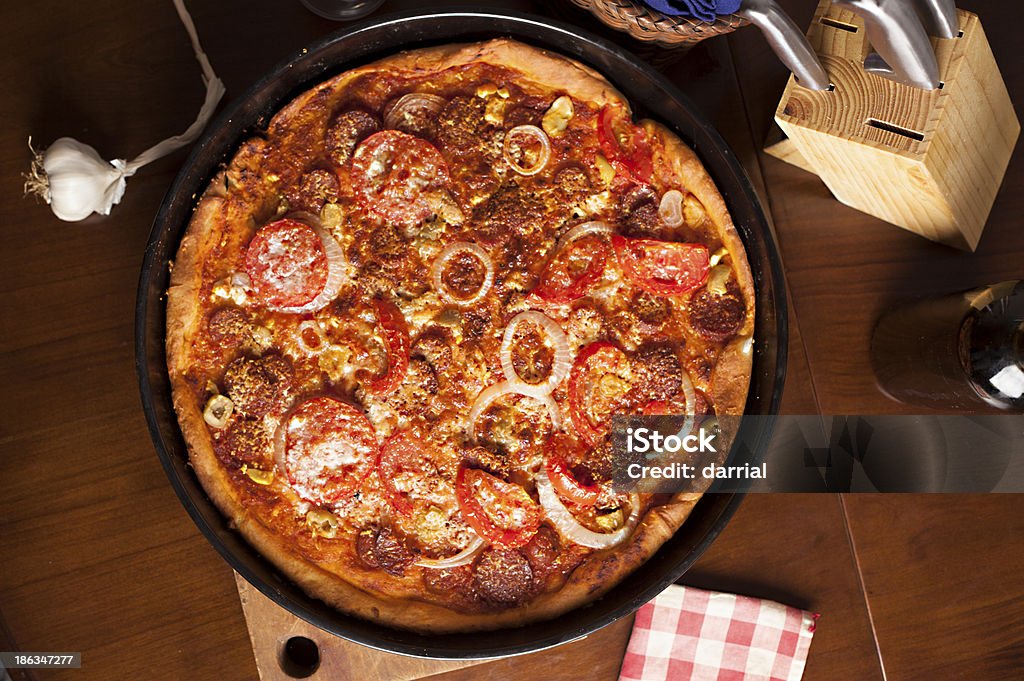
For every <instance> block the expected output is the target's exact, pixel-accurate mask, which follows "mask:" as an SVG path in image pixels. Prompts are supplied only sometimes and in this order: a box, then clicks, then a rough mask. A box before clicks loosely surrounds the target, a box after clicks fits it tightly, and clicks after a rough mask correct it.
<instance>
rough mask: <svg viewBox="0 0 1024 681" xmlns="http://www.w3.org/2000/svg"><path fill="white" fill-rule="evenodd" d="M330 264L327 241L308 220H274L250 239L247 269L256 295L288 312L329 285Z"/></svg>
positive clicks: (309, 299) (267, 303) (311, 298)
mask: <svg viewBox="0 0 1024 681" xmlns="http://www.w3.org/2000/svg"><path fill="white" fill-rule="evenodd" d="M328 269H329V263H328V261H327V254H326V253H325V252H324V245H323V242H322V241H320V237H319V236H318V235H317V233H316V231H315V230H314V229H313V228H312V227H310V226H309V225H307V224H306V223H304V222H300V221H298V220H292V219H290V218H285V219H283V220H278V221H277V222H271V223H270V224H269V225H266V226H265V227H263V228H262V229H260V230H259V231H258V232H256V236H254V237H253V238H252V241H250V242H249V248H248V250H247V251H246V253H245V271H246V273H247V274H248V275H249V279H250V280H251V281H252V286H253V288H254V289H255V291H256V297H257V298H258V299H259V300H260V302H261V303H263V304H264V305H266V306H267V307H270V308H272V309H276V310H280V311H284V312H287V311H289V310H292V309H295V308H301V307H302V306H303V305H306V304H307V303H309V302H311V301H312V300H313V299H314V298H316V297H317V295H319V294H320V292H321V291H323V290H324V287H325V286H326V285H327V276H328Z"/></svg>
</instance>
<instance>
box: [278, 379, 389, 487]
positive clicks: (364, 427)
mask: <svg viewBox="0 0 1024 681" xmlns="http://www.w3.org/2000/svg"><path fill="white" fill-rule="evenodd" d="M281 427H282V428H284V469H285V473H286V475H287V477H288V481H289V482H290V483H291V486H292V488H293V489H294V490H295V491H296V492H297V493H298V495H299V496H301V497H302V498H303V499H306V500H308V501H311V502H313V503H316V504H321V505H324V504H333V503H336V502H338V501H340V500H342V498H344V497H345V496H347V495H349V494H351V493H352V492H354V491H355V490H356V489H357V488H358V487H359V486H360V485H361V484H362V482H363V480H364V479H365V478H366V476H367V475H369V474H370V471H371V470H373V466H374V464H375V463H376V461H377V450H378V446H377V435H376V433H375V432H374V430H373V425H371V424H370V421H369V420H368V419H367V418H366V416H365V415H364V414H363V412H361V411H359V410H358V409H356V408H355V407H354V406H352V405H351V404H348V403H347V402H342V401H341V400H338V399H335V398H333V397H326V396H324V397H315V398H313V399H311V400H308V401H306V402H304V403H302V404H301V405H299V407H298V408H296V409H295V410H293V411H292V412H291V414H289V415H288V416H287V417H286V419H285V421H284V422H283V423H282V424H281Z"/></svg>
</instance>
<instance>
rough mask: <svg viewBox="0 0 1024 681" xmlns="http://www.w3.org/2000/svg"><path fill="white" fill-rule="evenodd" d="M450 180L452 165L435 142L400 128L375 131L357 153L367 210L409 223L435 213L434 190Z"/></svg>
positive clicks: (357, 180) (356, 175) (357, 179)
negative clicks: (449, 164)
mask: <svg viewBox="0 0 1024 681" xmlns="http://www.w3.org/2000/svg"><path fill="white" fill-rule="evenodd" d="M448 179H449V178H448V166H447V164H445V162H444V158H443V157H442V156H441V152H439V151H438V150H437V148H436V147H434V145H432V144H430V143H429V142H427V141H425V140H422V139H420V138H418V137H413V136H412V135H407V134H406V133H404V132H399V131H398V130H382V131H381V132H378V133H376V134H374V135H371V136H370V137H368V138H367V139H366V140H365V141H364V142H363V143H362V144H360V145H359V148H358V149H356V152H355V155H354V156H353V157H352V183H353V185H354V186H355V189H356V193H357V195H358V196H359V197H360V198H361V199H362V200H363V203H364V204H365V205H366V207H367V209H368V210H369V211H370V212H371V213H372V214H374V215H376V216H377V217H379V218H381V219H382V220H384V221H385V222H389V223H391V224H395V225H400V226H403V227H415V226H416V225H418V224H420V223H421V222H423V221H424V220H426V219H427V218H429V217H430V216H431V215H433V214H434V212H435V205H436V202H435V201H432V200H431V199H432V197H431V194H432V193H433V192H434V191H436V190H439V189H442V188H443V187H445V186H446V185H447V184H448Z"/></svg>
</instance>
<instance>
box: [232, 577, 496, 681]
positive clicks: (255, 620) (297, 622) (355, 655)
mask: <svg viewBox="0 0 1024 681" xmlns="http://www.w3.org/2000/svg"><path fill="white" fill-rule="evenodd" d="M235 582H236V583H237V585H238V598H239V599H240V600H241V601H242V612H244V613H245V622H246V625H247V626H248V627H249V640H250V641H251V642H252V652H253V654H254V655H255V656H256V668H257V669H258V670H259V673H260V681H291V680H292V679H297V678H304V679H309V680H310V681H328V680H330V681H348V680H349V679H353V680H354V679H359V680H360V681H388V680H391V681H408V680H410V679H420V678H423V677H424V676H432V675H434V674H441V673H443V672H447V671H451V670H453V669H461V668H463V667H471V666H473V665H476V664H480V663H481V662H482V660H471V661H455V660H428V659H421V658H416V657H406V656H404V655H394V654H391V653H382V652H380V651H378V650H374V649H373V648H367V647H366V646H362V645H359V644H358V643H352V642H351V641H346V640H345V639H343V638H338V637H337V636H334V635H333V634H330V633H328V632H326V631H323V630H322V629H320V628H318V627H316V626H314V625H312V624H310V623H309V622H306V621H305V620H301V619H299V618H298V617H296V616H295V615H292V614H291V613H290V612H288V611H287V610H285V609H284V608H282V607H281V606H279V605H278V604H277V603H274V602H273V601H272V600H270V599H269V598H267V597H266V596H264V595H263V594H261V593H260V592H259V591H258V590H257V589H256V588H255V587H253V586H252V585H251V584H249V583H248V582H247V581H245V579H243V578H242V577H241V575H239V574H238V573H237V572H236V573H235ZM296 637H303V638H305V639H308V640H309V641H312V642H313V643H314V644H315V645H316V648H317V651H318V654H319V665H316V668H315V670H311V667H312V666H313V665H312V664H310V660H309V658H310V657H311V656H310V655H308V649H309V646H308V644H304V643H303V642H297V643H294V642H293V643H292V645H291V646H289V641H292V640H293V639H295V638H296ZM310 672H311V673H310Z"/></svg>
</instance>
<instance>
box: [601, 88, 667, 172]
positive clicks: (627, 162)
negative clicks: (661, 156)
mask: <svg viewBox="0 0 1024 681" xmlns="http://www.w3.org/2000/svg"><path fill="white" fill-rule="evenodd" d="M597 139H598V142H599V143H600V145H601V151H603V152H604V155H605V156H607V157H608V162H609V163H611V164H612V167H613V168H615V170H616V171H617V172H619V173H620V174H623V175H626V176H628V177H629V178H630V179H632V180H634V181H636V182H639V183H641V184H649V183H650V181H651V178H652V177H653V176H654V160H653V157H652V151H651V142H650V140H649V139H648V137H647V131H646V130H644V129H643V128H641V127H640V126H639V125H636V124H634V123H633V121H632V120H631V119H630V118H629V115H628V114H627V113H626V111H625V109H623V108H621V107H612V106H607V105H606V106H605V107H604V108H603V109H601V114H600V116H599V118H598V123H597Z"/></svg>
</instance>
